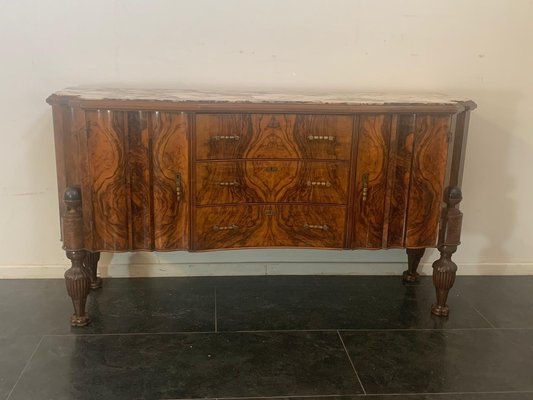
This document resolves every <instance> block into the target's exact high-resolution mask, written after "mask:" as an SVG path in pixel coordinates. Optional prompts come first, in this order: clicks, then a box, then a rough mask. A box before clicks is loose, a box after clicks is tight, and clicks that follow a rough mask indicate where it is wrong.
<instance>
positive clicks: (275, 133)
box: [196, 114, 353, 160]
mask: <svg viewBox="0 0 533 400" xmlns="http://www.w3.org/2000/svg"><path fill="white" fill-rule="evenodd" d="M352 131H353V116H349V115H348V116H344V115H343V116H338V115H295V114H200V115H197V116H196V159H198V160H214V159H222V160H223V159H239V158H308V159H324V160H349V159H350V151H351V143H352Z"/></svg>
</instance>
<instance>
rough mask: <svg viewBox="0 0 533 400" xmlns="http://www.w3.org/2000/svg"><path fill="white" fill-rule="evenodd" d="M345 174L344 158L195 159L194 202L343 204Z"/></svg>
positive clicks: (345, 201) (347, 171) (347, 173)
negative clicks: (301, 159)
mask: <svg viewBox="0 0 533 400" xmlns="http://www.w3.org/2000/svg"><path fill="white" fill-rule="evenodd" d="M348 176H349V168H348V163H344V162H320V161H256V160H254V161H229V162H226V161H224V162H218V161H217V162H197V163H196V204H197V205H214V204H238V203H273V202H276V203H277V202H302V203H329V204H346V203H347V195H348V194H347V193H348Z"/></svg>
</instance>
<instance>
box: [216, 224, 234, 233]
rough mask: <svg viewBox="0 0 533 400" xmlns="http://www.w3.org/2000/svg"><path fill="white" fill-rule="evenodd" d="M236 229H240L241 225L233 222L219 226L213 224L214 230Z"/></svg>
mask: <svg viewBox="0 0 533 400" xmlns="http://www.w3.org/2000/svg"><path fill="white" fill-rule="evenodd" d="M235 229H239V226H238V225H235V224H231V225H227V226H218V225H215V226H213V230H214V231H231V230H235Z"/></svg>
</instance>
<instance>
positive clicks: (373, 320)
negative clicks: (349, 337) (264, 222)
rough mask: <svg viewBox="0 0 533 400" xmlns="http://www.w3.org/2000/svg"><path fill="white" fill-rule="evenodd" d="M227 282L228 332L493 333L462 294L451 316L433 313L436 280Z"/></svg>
mask: <svg viewBox="0 0 533 400" xmlns="http://www.w3.org/2000/svg"><path fill="white" fill-rule="evenodd" d="M310 278H311V277H306V279H304V280H302V279H301V277H297V276H293V277H278V276H267V277H247V278H246V279H244V278H242V279H236V278H232V277H230V278H223V279H222V278H221V279H220V280H219V281H218V283H217V320H218V329H219V330H222V331H248V330H301V329H375V328H379V329H399V328H436V329H439V328H488V327H490V325H489V324H488V323H487V321H485V320H484V319H483V318H482V317H481V316H480V315H479V314H478V313H477V312H476V311H475V309H474V308H473V307H471V306H470V305H469V303H468V302H467V301H466V300H465V299H464V298H463V297H462V296H461V295H460V294H459V293H458V292H456V291H453V289H452V291H451V293H450V298H449V301H448V304H449V305H450V309H451V312H450V317H449V318H448V319H446V318H438V317H434V316H432V315H431V313H430V308H431V304H433V302H434V301H435V289H434V288H433V285H432V282H431V278H423V279H422V280H421V282H420V283H417V284H412V285H404V284H402V282H401V279H400V277H396V276H392V277H386V276H350V277H347V276H342V277H341V276H321V277H315V278H314V279H310Z"/></svg>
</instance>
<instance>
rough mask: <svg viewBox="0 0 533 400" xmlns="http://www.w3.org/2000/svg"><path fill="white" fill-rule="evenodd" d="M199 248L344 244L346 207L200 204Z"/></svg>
mask: <svg viewBox="0 0 533 400" xmlns="http://www.w3.org/2000/svg"><path fill="white" fill-rule="evenodd" d="M195 212H196V221H197V223H196V226H195V228H194V233H193V238H194V248H195V249H196V250H207V249H223V248H245V247H250V248H255V247H272V246H275V247H321V248H343V247H344V239H345V238H344V232H345V223H346V222H345V215H346V208H345V207H342V206H311V205H263V206H258V205H246V206H224V207H199V208H197V209H196V210H195Z"/></svg>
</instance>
